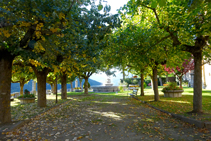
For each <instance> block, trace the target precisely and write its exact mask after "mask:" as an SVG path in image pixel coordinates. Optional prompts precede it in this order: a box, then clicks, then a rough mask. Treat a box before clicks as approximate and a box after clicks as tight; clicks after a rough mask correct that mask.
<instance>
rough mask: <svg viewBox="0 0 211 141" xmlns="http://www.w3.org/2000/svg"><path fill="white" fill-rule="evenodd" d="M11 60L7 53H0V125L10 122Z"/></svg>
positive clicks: (11, 57)
mask: <svg viewBox="0 0 211 141" xmlns="http://www.w3.org/2000/svg"><path fill="white" fill-rule="evenodd" d="M13 59H14V57H13V56H12V55H11V54H10V53H9V52H7V51H0V124H1V123H8V122H11V113H10V88H11V77H12V61H13Z"/></svg>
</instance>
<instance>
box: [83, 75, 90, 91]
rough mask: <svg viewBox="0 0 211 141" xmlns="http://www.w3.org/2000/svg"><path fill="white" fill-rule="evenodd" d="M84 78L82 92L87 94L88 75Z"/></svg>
mask: <svg viewBox="0 0 211 141" xmlns="http://www.w3.org/2000/svg"><path fill="white" fill-rule="evenodd" d="M84 79H85V82H84V86H85V88H84V94H88V79H89V78H88V77H85V78H84Z"/></svg>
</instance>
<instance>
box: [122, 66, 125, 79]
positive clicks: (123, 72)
mask: <svg viewBox="0 0 211 141" xmlns="http://www.w3.org/2000/svg"><path fill="white" fill-rule="evenodd" d="M122 74H123V82H124V81H125V70H124V69H123V70H122Z"/></svg>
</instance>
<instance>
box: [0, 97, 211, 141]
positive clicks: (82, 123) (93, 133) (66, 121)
mask: <svg viewBox="0 0 211 141" xmlns="http://www.w3.org/2000/svg"><path fill="white" fill-rule="evenodd" d="M73 98H74V99H73V100H71V101H70V102H68V103H66V104H63V105H61V106H59V107H57V108H54V109H52V110H50V111H48V112H47V113H45V114H42V115H40V116H38V117H37V118H35V119H33V120H32V122H30V123H28V124H27V125H24V126H23V127H21V128H19V129H17V130H15V131H14V132H8V133H5V136H4V137H3V138H2V139H0V140H1V141H5V140H11V141H19V140H40V141H46V140H48V141H54V140H56V141H72V140H73V141H77V140H81V141H89V140H93V141H112V140H114V141H118V140H119V141H141V140H144V141H153V140H154V141H159V140H162V141H163V140H164V141H168V140H174V141H182V140H184V141H211V130H207V129H198V128H195V127H194V126H192V125H189V124H187V123H184V122H182V121H180V120H177V119H173V118H172V117H170V116H169V115H166V114H163V113H161V112H159V111H156V110H154V109H152V108H150V107H148V106H146V105H144V104H140V105H139V106H137V105H136V103H137V101H136V100H134V99H131V98H128V97H116V96H107V95H105V96H99V95H94V96H87V97H85V96H80V97H79V96H78V97H77V96H75V97H73Z"/></svg>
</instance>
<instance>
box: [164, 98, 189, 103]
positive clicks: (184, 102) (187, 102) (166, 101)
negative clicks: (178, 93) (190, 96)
mask: <svg viewBox="0 0 211 141" xmlns="http://www.w3.org/2000/svg"><path fill="white" fill-rule="evenodd" d="M161 101H163V102H174V103H185V104H191V102H188V101H175V100H166V99H162V100H161Z"/></svg>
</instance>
